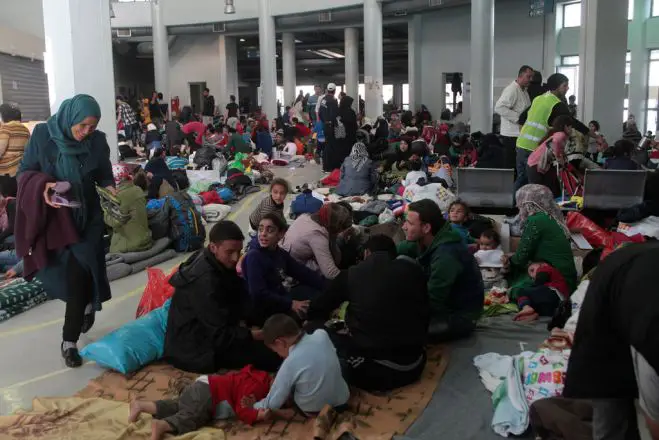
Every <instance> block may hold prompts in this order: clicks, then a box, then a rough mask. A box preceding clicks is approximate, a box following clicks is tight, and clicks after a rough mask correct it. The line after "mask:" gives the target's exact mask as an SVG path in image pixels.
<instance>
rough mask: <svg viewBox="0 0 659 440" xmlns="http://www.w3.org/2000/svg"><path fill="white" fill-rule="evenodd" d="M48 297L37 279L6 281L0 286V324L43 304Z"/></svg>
mask: <svg viewBox="0 0 659 440" xmlns="http://www.w3.org/2000/svg"><path fill="white" fill-rule="evenodd" d="M47 299H48V295H47V294H46V292H45V291H44V290H43V286H42V284H41V282H40V281H39V280H38V279H36V278H35V279H34V280H33V281H31V282H27V281H25V280H24V279H22V278H17V279H15V280H8V281H5V282H3V284H2V286H0V322H2V321H5V320H7V319H9V318H11V317H12V316H16V315H18V314H19V313H23V312H25V311H27V310H30V309H31V308H33V307H35V306H37V305H39V304H41V303H43V302H45V301H46V300H47Z"/></svg>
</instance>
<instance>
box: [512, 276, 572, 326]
mask: <svg viewBox="0 0 659 440" xmlns="http://www.w3.org/2000/svg"><path fill="white" fill-rule="evenodd" d="M528 271H529V276H530V277H531V279H533V285H532V286H530V287H526V288H524V289H522V290H521V292H520V293H519V295H518V297H517V305H518V306H519V310H520V311H519V313H517V315H515V318H514V319H515V321H533V320H535V319H538V316H553V315H554V312H555V311H556V309H557V308H558V306H559V304H560V303H561V301H564V300H565V299H567V298H569V297H570V288H569V287H568V285H567V282H566V281H565V278H563V275H561V273H560V272H559V271H558V270H557V269H556V268H554V267H552V266H550V265H549V264H547V263H531V264H529V268H528Z"/></svg>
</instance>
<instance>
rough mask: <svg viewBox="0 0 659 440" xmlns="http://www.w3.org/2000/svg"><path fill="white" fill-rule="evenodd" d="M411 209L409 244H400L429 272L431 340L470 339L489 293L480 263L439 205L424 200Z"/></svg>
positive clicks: (407, 225)
mask: <svg viewBox="0 0 659 440" xmlns="http://www.w3.org/2000/svg"><path fill="white" fill-rule="evenodd" d="M408 209H409V211H408V213H407V219H406V221H405V224H404V225H403V230H404V231H405V235H406V238H407V240H406V241H402V242H400V243H398V252H399V253H400V254H402V255H407V256H408V257H411V258H415V259H416V260H417V261H418V262H419V264H421V267H423V271H424V272H425V279H426V280H427V282H428V296H429V299H430V313H431V317H430V327H429V331H428V333H429V336H430V337H431V339H432V340H434V341H446V340H452V339H457V338H461V337H465V336H467V335H469V334H471V332H472V331H473V330H474V328H476V321H477V320H478V318H479V317H480V314H481V312H482V311H483V300H484V298H483V297H484V293H485V292H484V291H485V288H484V286H483V278H482V276H481V272H480V270H479V268H478V263H477V262H476V259H475V258H474V256H473V255H471V253H469V250H468V249H467V246H465V245H464V244H463V241H462V238H461V236H460V234H458V233H457V232H455V231H454V229H453V228H452V227H451V225H450V224H449V223H448V222H446V220H444V217H443V216H442V211H441V210H440V209H439V206H437V203H435V202H434V201H432V200H429V199H424V200H419V201H418V202H414V203H411V204H410V205H409V208H408Z"/></svg>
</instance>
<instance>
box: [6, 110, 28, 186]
mask: <svg viewBox="0 0 659 440" xmlns="http://www.w3.org/2000/svg"><path fill="white" fill-rule="evenodd" d="M29 139H30V131H29V130H28V129H27V128H26V127H25V126H24V125H23V124H21V123H20V122H18V121H12V122H8V123H6V124H2V125H0V175H2V174H9V175H10V176H12V177H13V176H15V175H16V170H17V169H18V164H19V163H20V162H21V159H23V153H24V152H25V145H27V141H28V140H29Z"/></svg>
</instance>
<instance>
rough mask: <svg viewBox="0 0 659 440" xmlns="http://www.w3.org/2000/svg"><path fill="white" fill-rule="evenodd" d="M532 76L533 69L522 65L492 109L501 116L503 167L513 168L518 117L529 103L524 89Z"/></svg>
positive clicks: (518, 127) (527, 93)
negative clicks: (515, 77)
mask: <svg viewBox="0 0 659 440" xmlns="http://www.w3.org/2000/svg"><path fill="white" fill-rule="evenodd" d="M532 78H533V69H532V68H531V67H529V66H522V67H520V69H519V73H518V74H517V79H516V80H515V81H513V82H512V83H510V84H509V85H508V86H507V87H506V88H505V89H503V92H501V96H500V97H499V100H498V101H497V103H496V105H495V106H494V111H495V112H496V113H498V114H499V115H500V116H501V142H502V143H503V147H504V150H503V151H504V156H503V160H504V162H503V163H504V167H505V168H515V154H516V153H515V148H516V146H517V138H518V137H519V130H520V125H519V117H520V115H521V114H522V112H523V111H524V110H526V109H527V108H528V107H529V106H530V105H531V99H530V98H529V92H528V91H527V90H526V89H527V87H528V85H529V83H530V82H531V79H532Z"/></svg>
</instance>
